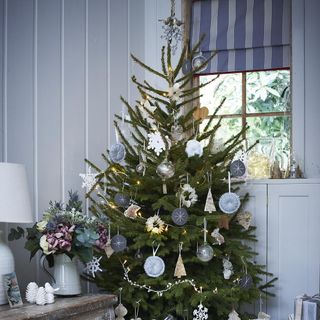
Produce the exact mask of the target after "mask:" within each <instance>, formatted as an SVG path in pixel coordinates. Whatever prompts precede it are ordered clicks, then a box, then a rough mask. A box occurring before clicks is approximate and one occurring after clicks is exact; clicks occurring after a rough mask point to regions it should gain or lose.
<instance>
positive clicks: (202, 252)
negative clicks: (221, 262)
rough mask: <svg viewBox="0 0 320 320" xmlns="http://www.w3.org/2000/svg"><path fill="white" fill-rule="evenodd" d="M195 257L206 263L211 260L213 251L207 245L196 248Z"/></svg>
mask: <svg viewBox="0 0 320 320" xmlns="http://www.w3.org/2000/svg"><path fill="white" fill-rule="evenodd" d="M197 257H198V259H199V260H201V261H203V262H208V261H210V260H211V259H212V258H213V249H212V247H211V246H210V245H208V244H207V243H205V244H203V245H202V246H200V247H199V248H198V251H197Z"/></svg>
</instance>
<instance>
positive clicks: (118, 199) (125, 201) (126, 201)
mask: <svg viewBox="0 0 320 320" xmlns="http://www.w3.org/2000/svg"><path fill="white" fill-rule="evenodd" d="M114 202H115V203H116V205H117V206H119V207H122V208H127V207H129V205H130V198H129V197H128V196H127V195H125V194H123V193H116V195H115V196H114Z"/></svg>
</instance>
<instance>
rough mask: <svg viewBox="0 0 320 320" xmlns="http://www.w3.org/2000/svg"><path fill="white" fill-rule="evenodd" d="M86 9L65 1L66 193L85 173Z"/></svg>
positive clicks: (72, 0)
mask: <svg viewBox="0 0 320 320" xmlns="http://www.w3.org/2000/svg"><path fill="white" fill-rule="evenodd" d="M85 7H86V6H85V0H68V1H65V2H64V137H63V140H64V169H65V171H64V179H65V193H66V192H67V191H69V190H71V189H72V190H78V189H79V183H80V178H79V173H80V172H84V170H85V164H84V162H83V159H84V158H85V124H86V120H85ZM66 195H67V194H65V196H66Z"/></svg>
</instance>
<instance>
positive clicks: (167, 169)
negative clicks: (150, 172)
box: [156, 160, 174, 179]
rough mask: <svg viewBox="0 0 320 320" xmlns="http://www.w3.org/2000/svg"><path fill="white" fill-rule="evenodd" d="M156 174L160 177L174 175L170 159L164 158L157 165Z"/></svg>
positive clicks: (165, 177)
mask: <svg viewBox="0 0 320 320" xmlns="http://www.w3.org/2000/svg"><path fill="white" fill-rule="evenodd" d="M156 172H157V175H158V176H159V177H160V178H162V179H169V178H171V177H173V176H174V166H173V164H172V162H171V161H167V160H164V161H162V162H161V163H160V164H159V165H158V166H157V171H156Z"/></svg>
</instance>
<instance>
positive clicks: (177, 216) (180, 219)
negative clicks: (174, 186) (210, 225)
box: [171, 208, 189, 226]
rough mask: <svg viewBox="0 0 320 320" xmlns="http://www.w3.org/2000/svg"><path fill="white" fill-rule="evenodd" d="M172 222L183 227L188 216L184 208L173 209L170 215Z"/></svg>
mask: <svg viewBox="0 0 320 320" xmlns="http://www.w3.org/2000/svg"><path fill="white" fill-rule="evenodd" d="M171 218H172V221H173V222H174V223H175V224H176V225H177V226H183V225H185V224H186V223H187V221H188V218H189V215H188V211H187V210H186V209H185V208H177V209H174V210H173V212H172V214H171Z"/></svg>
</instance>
